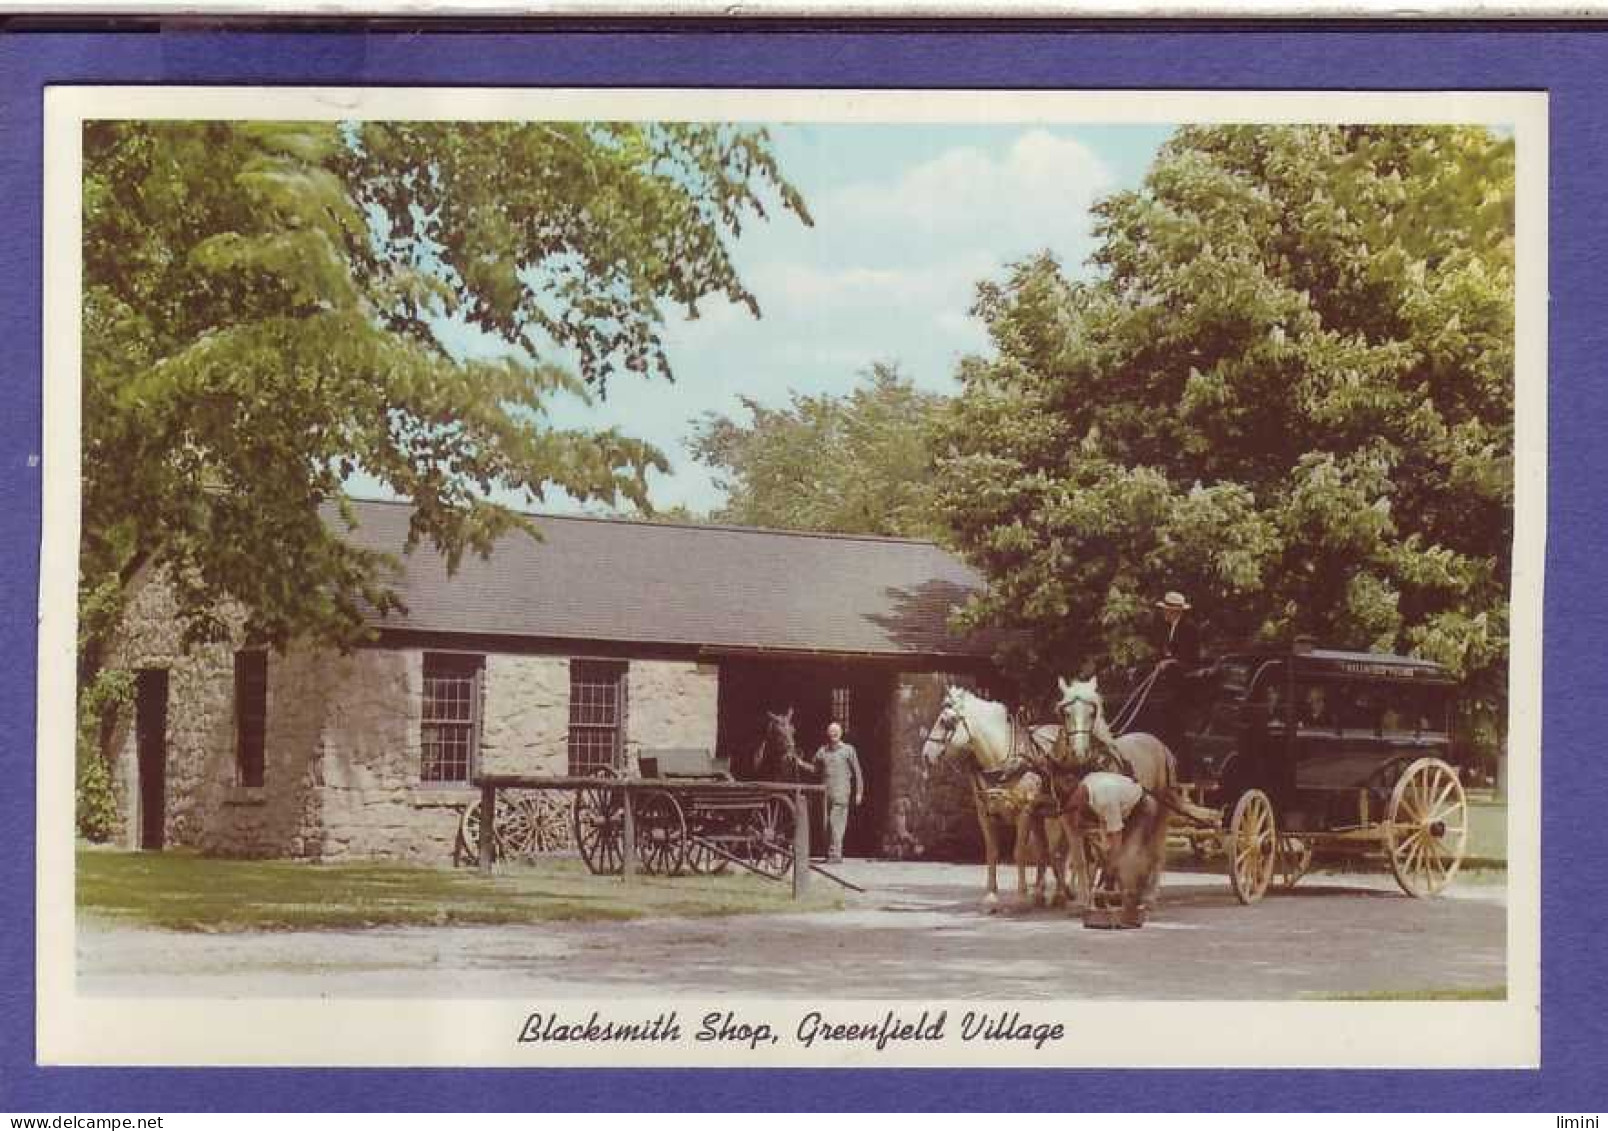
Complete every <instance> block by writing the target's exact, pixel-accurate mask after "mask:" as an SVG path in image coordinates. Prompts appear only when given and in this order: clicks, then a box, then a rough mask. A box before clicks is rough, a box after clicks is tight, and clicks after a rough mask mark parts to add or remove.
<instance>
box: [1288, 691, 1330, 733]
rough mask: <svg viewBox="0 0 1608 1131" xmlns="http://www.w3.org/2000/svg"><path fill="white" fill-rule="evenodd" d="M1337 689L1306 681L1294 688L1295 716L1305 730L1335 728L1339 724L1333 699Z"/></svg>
mask: <svg viewBox="0 0 1608 1131" xmlns="http://www.w3.org/2000/svg"><path fill="white" fill-rule="evenodd" d="M1338 690H1339V689H1338V688H1337V687H1335V686H1333V685H1331V684H1326V683H1308V684H1302V685H1298V686H1297V687H1296V689H1295V717H1296V721H1297V723H1298V724H1299V725H1300V726H1301V727H1303V728H1305V729H1307V730H1336V729H1338V728H1339V726H1340V722H1339V708H1338V705H1337V704H1336V702H1335V700H1336V698H1337V696H1336V694H1335V693H1336V691H1338Z"/></svg>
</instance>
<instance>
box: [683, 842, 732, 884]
mask: <svg viewBox="0 0 1608 1131" xmlns="http://www.w3.org/2000/svg"><path fill="white" fill-rule="evenodd" d="M730 867H731V861H729V860H727V859H726V858H725V857H724V856H721V855H720V854H719V853H717V852H715V850H714V849H712V848H711V847H710V846H709V842H708V841H706V840H704V839H702V838H701V837H698V838H694V837H690V836H689V837H688V838H687V869H688V870H689V871H691V872H693V873H695V874H697V875H700V876H718V875H720V874H721V873H722V872H725V871H726V870H727V869H728V868H730Z"/></svg>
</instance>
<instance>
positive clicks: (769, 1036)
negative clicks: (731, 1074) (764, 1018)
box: [692, 1009, 781, 1050]
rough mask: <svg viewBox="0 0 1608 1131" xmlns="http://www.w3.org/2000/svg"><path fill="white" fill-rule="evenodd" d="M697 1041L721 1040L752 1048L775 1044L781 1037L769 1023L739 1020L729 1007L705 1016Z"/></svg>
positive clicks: (694, 1038)
mask: <svg viewBox="0 0 1608 1131" xmlns="http://www.w3.org/2000/svg"><path fill="white" fill-rule="evenodd" d="M692 1039H693V1040H695V1041H720V1042H722V1043H726V1044H740V1045H747V1046H748V1047H749V1049H750V1050H753V1049H756V1048H758V1047H759V1046H760V1045H774V1044H775V1043H776V1042H777V1041H779V1040H780V1039H781V1038H780V1037H779V1036H778V1035H777V1034H776V1031H775V1030H773V1029H772V1028H771V1027H770V1026H769V1025H764V1024H750V1023H749V1022H747V1021H739V1020H737V1014H736V1013H735V1012H734V1011H732V1010H730V1009H728V1010H725V1011H723V1012H722V1011H717V1012H714V1013H706V1014H704V1016H703V1024H702V1025H700V1026H699V1027H698V1032H697V1035H695V1036H694V1037H693V1038H692Z"/></svg>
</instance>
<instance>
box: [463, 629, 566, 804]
mask: <svg viewBox="0 0 1608 1131" xmlns="http://www.w3.org/2000/svg"><path fill="white" fill-rule="evenodd" d="M484 679H485V695H484V697H483V699H482V701H481V719H482V724H481V737H480V765H481V766H482V767H483V768H484V769H485V771H486V772H487V773H489V774H563V773H566V772H567V771H568V769H569V747H568V735H569V660H568V659H567V658H566V657H563V656H510V655H504V654H492V655H489V656H487V657H486V671H485V677H484Z"/></svg>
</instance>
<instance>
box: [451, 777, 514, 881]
mask: <svg viewBox="0 0 1608 1131" xmlns="http://www.w3.org/2000/svg"><path fill="white" fill-rule="evenodd" d="M529 801H530V799H529V798H526V797H517V796H515V795H513V794H511V793H510V792H509V791H508V790H506V789H503V790H498V791H497V813H496V817H495V819H494V820H493V821H492V823H491V858H492V859H493V860H506V859H511V858H517V857H522V856H526V855H528V853H527V851H526V847H525V846H526V838H527V833H528V826H529V818H528V803H529ZM457 858H458V859H459V860H460V861H462V862H464V863H466V864H474V863H476V862H477V861H478V860H479V859H480V802H479V801H475V802H474V803H473V804H470V805H466V806H464V810H463V816H462V817H461V818H459V820H458V844H457Z"/></svg>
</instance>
